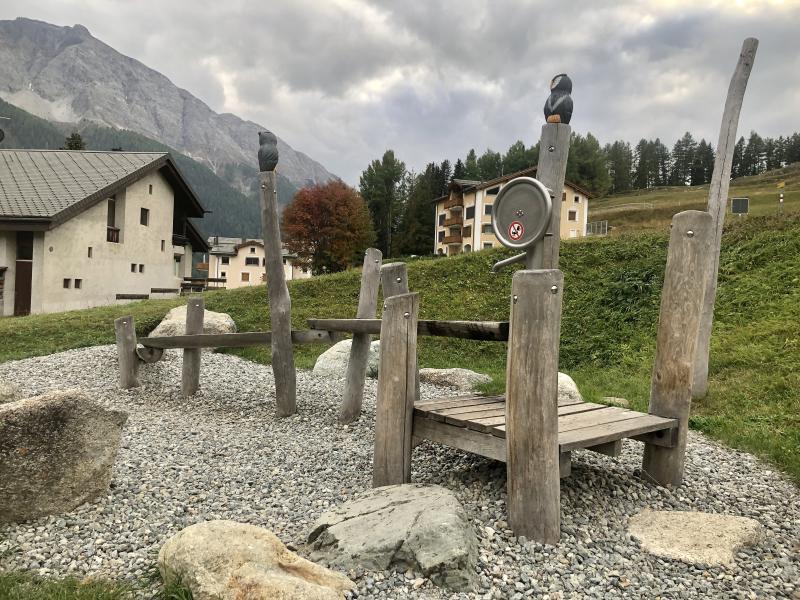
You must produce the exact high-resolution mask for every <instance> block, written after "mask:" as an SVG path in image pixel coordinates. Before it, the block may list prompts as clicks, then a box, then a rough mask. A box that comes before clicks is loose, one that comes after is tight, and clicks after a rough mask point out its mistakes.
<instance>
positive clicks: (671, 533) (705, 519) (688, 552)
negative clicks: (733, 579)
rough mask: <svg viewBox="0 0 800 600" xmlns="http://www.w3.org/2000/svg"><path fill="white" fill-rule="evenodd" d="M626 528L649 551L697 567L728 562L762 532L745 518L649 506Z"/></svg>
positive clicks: (728, 563)
mask: <svg viewBox="0 0 800 600" xmlns="http://www.w3.org/2000/svg"><path fill="white" fill-rule="evenodd" d="M628 531H629V533H630V534H631V536H633V538H634V539H636V540H637V541H638V542H639V543H640V544H641V546H642V549H643V550H645V551H647V552H650V553H651V554H655V555H656V556H660V557H661V558H670V559H674V560H680V561H682V562H685V563H689V564H694V565H700V566H719V565H723V566H728V565H731V564H733V560H734V557H735V556H736V552H738V550H739V549H740V548H742V547H743V546H753V545H756V544H758V543H759V542H760V541H761V539H762V535H763V534H762V527H761V524H760V523H759V522H758V521H755V520H753V519H749V518H747V517H734V516H730V515H717V514H713V513H703V512H695V511H654V510H649V509H645V510H643V511H642V512H640V513H639V514H637V515H635V516H634V517H632V518H631V520H630V522H629V524H628Z"/></svg>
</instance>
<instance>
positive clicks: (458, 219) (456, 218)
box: [442, 215, 464, 227]
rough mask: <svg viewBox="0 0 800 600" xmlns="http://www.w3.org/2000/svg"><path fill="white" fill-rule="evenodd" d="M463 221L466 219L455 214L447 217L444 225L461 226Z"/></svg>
mask: <svg viewBox="0 0 800 600" xmlns="http://www.w3.org/2000/svg"><path fill="white" fill-rule="evenodd" d="M463 222H464V219H463V218H462V217H461V215H455V216H453V217H450V218H449V219H445V220H444V223H442V225H444V226H445V227H453V226H460V225H461V224H462V223H463Z"/></svg>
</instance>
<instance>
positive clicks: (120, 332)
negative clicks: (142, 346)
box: [114, 316, 140, 390]
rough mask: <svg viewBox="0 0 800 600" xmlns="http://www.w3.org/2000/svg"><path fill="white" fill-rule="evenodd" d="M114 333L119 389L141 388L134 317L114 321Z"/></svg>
mask: <svg viewBox="0 0 800 600" xmlns="http://www.w3.org/2000/svg"><path fill="white" fill-rule="evenodd" d="M114 333H115V334H116V337H117V361H118V362H119V387H120V388H121V389H123V390H127V389H130V388H134V387H139V385H140V384H139V379H138V378H137V376H136V372H137V370H138V368H139V364H138V361H137V360H136V326H135V325H134V322H133V317H132V316H127V317H120V318H119V319H115V320H114Z"/></svg>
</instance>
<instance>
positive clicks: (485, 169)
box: [478, 148, 503, 181]
mask: <svg viewBox="0 0 800 600" xmlns="http://www.w3.org/2000/svg"><path fill="white" fill-rule="evenodd" d="M478 172H479V173H480V179H481V181H489V180H490V179H494V178H495V177H500V176H501V175H502V174H503V157H502V156H501V155H500V153H499V152H494V151H493V150H492V149H491V148H487V149H486V152H484V153H483V154H481V157H480V158H479V159H478Z"/></svg>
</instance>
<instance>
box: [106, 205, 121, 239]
mask: <svg viewBox="0 0 800 600" xmlns="http://www.w3.org/2000/svg"><path fill="white" fill-rule="evenodd" d="M116 219H117V201H116V200H115V199H114V198H109V199H108V216H107V217H106V241H107V242H113V243H114V244H119V228H118V227H117V226H116V222H117V220H116Z"/></svg>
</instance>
